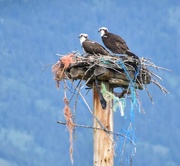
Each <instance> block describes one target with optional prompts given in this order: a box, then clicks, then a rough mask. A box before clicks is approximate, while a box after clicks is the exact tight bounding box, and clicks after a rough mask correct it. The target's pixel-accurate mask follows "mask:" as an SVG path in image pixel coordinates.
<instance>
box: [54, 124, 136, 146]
mask: <svg viewBox="0 0 180 166" xmlns="http://www.w3.org/2000/svg"><path fill="white" fill-rule="evenodd" d="M57 123H58V124H62V125H66V122H61V121H57ZM74 126H75V127H81V128H88V129H93V130H102V131H105V132H107V133H108V134H114V135H117V136H122V137H124V138H126V139H128V140H129V141H130V142H131V143H132V144H133V146H134V147H136V144H135V142H134V141H133V140H132V139H130V138H128V137H127V136H126V135H124V134H122V133H119V132H115V131H110V130H104V129H103V128H100V127H92V126H87V125H80V124H74Z"/></svg>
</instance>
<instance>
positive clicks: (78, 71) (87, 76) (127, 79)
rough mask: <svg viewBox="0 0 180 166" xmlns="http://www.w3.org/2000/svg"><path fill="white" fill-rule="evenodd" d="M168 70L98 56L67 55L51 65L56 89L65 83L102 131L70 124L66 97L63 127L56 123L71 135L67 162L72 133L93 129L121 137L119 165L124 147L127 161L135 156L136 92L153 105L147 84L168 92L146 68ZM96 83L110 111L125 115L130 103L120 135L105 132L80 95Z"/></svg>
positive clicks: (148, 63)
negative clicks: (111, 88) (140, 92)
mask: <svg viewBox="0 0 180 166" xmlns="http://www.w3.org/2000/svg"><path fill="white" fill-rule="evenodd" d="M150 67H152V68H155V69H162V70H167V69H165V68H162V67H158V66H156V65H155V64H154V63H152V62H151V61H150V60H147V59H144V58H139V59H133V58H132V57H127V56H114V55H112V56H97V55H80V54H79V53H77V52H76V53H70V54H68V55H65V56H63V57H62V58H60V59H59V61H58V62H57V63H56V64H54V65H53V67H52V72H53V74H54V76H55V80H56V83H57V87H58V88H59V84H60V82H64V84H65V89H64V91H66V90H69V92H70V93H71V94H72V96H71V99H72V98H73V97H74V96H76V98H77V97H78V96H80V97H81V99H82V100H83V102H84V103H85V105H86V106H87V108H88V110H89V112H90V113H91V115H92V117H93V118H94V119H96V120H97V122H98V123H99V125H100V126H101V128H93V127H90V126H85V125H78V124H76V123H75V121H74V120H73V116H75V115H72V113H71V110H70V107H69V103H70V102H71V100H69V101H68V99H67V97H66V93H65V97H64V103H65V108H64V116H65V119H66V123H63V122H59V123H60V124H66V125H67V127H68V130H69V132H70V158H71V161H72V163H73V157H72V156H73V155H72V154H73V136H72V135H73V129H74V127H75V126H76V127H84V128H92V129H97V130H103V131H105V132H107V134H114V135H116V136H118V137H120V147H121V148H120V149H121V157H120V163H121V165H122V163H123V158H124V151H125V145H127V144H128V143H129V144H130V147H131V148H129V150H130V159H129V161H130V162H131V161H132V156H133V155H134V154H135V152H136V144H135V141H136V136H135V127H134V120H135V110H136V108H138V109H140V108H141V105H140V103H141V102H140V100H139V98H138V94H137V90H138V89H140V90H145V91H146V92H147V94H148V96H149V98H150V100H151V101H152V97H151V95H150V93H149V91H148V89H147V84H151V83H152V84H155V85H156V86H158V87H159V88H160V90H161V91H162V92H164V93H168V91H167V90H166V89H165V88H164V87H163V86H162V85H161V84H160V83H159V82H158V80H161V78H160V77H159V76H158V75H157V74H155V73H154V72H152V71H150V70H149V68H150ZM96 79H98V81H101V82H102V83H101V86H100V87H101V88H100V89H101V90H100V93H101V94H102V96H103V97H104V99H105V101H112V100H113V109H112V110H113V111H116V110H119V111H120V114H121V116H124V115H125V108H126V106H127V99H130V108H129V109H130V110H129V118H128V119H127V120H129V122H128V126H127V127H124V128H123V129H122V130H121V132H120V133H118V132H115V131H107V129H106V128H105V127H104V126H103V125H102V124H101V122H100V121H99V119H98V118H97V117H96V116H94V114H93V111H92V110H91V108H90V106H89V104H88V102H87V101H86V98H85V97H84V95H83V93H82V89H84V87H87V88H88V89H91V88H92V85H93V82H94V81H95V80H96ZM66 80H69V82H70V84H71V87H70V86H68V85H67V82H66ZM74 80H79V83H78V84H75V83H74ZM103 81H106V82H107V81H108V82H109V84H110V86H112V87H113V88H120V89H121V90H122V92H121V93H116V92H109V91H108V90H107V89H106V86H105V84H104V83H103ZM76 105H77V100H75V104H74V108H76Z"/></svg>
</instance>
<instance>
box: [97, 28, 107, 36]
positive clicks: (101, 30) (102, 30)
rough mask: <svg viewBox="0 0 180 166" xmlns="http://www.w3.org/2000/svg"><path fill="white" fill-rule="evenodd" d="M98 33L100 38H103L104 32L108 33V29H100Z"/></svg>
mask: <svg viewBox="0 0 180 166" xmlns="http://www.w3.org/2000/svg"><path fill="white" fill-rule="evenodd" d="M98 32H100V34H101V36H103V35H104V34H105V33H106V32H108V29H107V28H106V27H101V28H99V31H98Z"/></svg>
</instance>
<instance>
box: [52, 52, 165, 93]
mask: <svg viewBox="0 0 180 166" xmlns="http://www.w3.org/2000/svg"><path fill="white" fill-rule="evenodd" d="M149 68H155V69H164V70H167V69H165V68H162V67H159V66H156V65H155V64H154V63H152V62H151V61H150V60H149V59H145V58H139V59H137V58H134V57H129V56H117V55H110V56H107V55H106V56H104V55H91V54H85V55H80V54H79V53H77V52H76V53H69V54H67V55H65V56H63V57H61V58H60V59H59V60H58V62H57V63H56V64H54V65H53V67H52V72H53V74H54V79H55V80H56V82H57V87H59V83H60V82H61V81H62V80H64V79H66V80H69V79H71V80H77V79H80V80H85V81H86V85H87V86H89V87H92V83H93V81H94V80H95V79H98V80H99V81H107V82H109V84H110V85H111V87H120V88H123V89H127V88H128V86H129V84H130V82H132V81H133V82H134V83H135V88H136V89H140V90H143V89H145V86H146V85H147V84H150V83H153V84H155V85H157V86H158V87H159V88H160V89H161V90H162V91H163V92H164V93H168V91H167V90H166V89H165V88H164V87H163V86H162V85H161V84H160V83H159V82H158V80H161V78H160V77H159V76H158V75H156V74H155V73H154V72H152V71H150V70H149Z"/></svg>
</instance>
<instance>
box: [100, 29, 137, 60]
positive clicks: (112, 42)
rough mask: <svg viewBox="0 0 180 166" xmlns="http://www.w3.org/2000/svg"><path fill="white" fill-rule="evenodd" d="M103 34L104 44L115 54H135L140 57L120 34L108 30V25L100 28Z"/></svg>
mask: <svg viewBox="0 0 180 166" xmlns="http://www.w3.org/2000/svg"><path fill="white" fill-rule="evenodd" d="M98 32H100V34H101V38H102V41H103V43H104V45H105V46H106V47H107V48H108V49H109V50H110V51H111V52H113V53H115V54H127V55H129V56H133V57H135V58H138V57H137V56H136V55H135V54H134V53H132V52H131V51H130V50H129V48H128V46H127V44H126V42H125V41H124V40H123V39H122V38H121V37H120V36H118V35H115V34H113V33H110V32H108V29H107V28H106V27H101V28H99V31H98Z"/></svg>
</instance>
